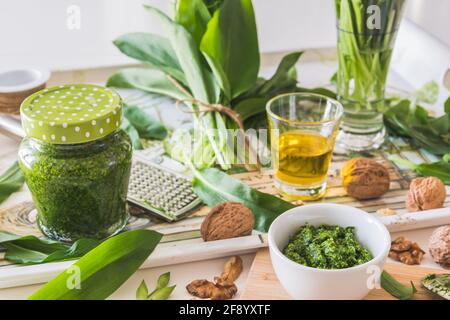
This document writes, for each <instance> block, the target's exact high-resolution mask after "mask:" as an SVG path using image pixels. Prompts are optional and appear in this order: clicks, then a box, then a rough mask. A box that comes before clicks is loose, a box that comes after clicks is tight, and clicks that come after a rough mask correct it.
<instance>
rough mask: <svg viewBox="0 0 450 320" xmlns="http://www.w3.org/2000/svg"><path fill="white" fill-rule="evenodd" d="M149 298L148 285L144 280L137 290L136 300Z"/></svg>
mask: <svg viewBox="0 0 450 320" xmlns="http://www.w3.org/2000/svg"><path fill="white" fill-rule="evenodd" d="M147 297H148V288H147V284H146V283H145V281H144V280H142V282H141V284H140V285H139V287H138V288H137V290H136V300H147Z"/></svg>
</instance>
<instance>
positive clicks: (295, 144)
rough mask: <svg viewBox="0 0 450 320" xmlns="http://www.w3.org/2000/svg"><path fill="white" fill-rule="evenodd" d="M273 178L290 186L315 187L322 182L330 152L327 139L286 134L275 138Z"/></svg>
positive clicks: (331, 151)
mask: <svg viewBox="0 0 450 320" xmlns="http://www.w3.org/2000/svg"><path fill="white" fill-rule="evenodd" d="M278 139H279V142H278V146H277V147H276V149H278V150H276V159H275V160H276V161H275V164H274V169H275V176H276V177H277V178H278V179H279V180H281V181H283V182H285V183H288V184H291V185H304V186H307V185H317V184H321V183H323V182H324V181H325V180H326V176H327V171H328V166H329V165H330V160H331V155H332V153H333V148H332V144H331V143H330V142H329V139H327V138H325V137H323V136H321V135H319V134H315V133H311V132H302V131H290V132H286V133H282V134H281V135H280V136H279V138H278Z"/></svg>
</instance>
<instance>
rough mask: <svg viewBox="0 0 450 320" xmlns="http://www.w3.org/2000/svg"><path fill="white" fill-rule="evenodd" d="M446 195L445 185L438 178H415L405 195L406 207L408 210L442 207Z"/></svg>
mask: <svg viewBox="0 0 450 320" xmlns="http://www.w3.org/2000/svg"><path fill="white" fill-rule="evenodd" d="M446 196H447V191H446V190H445V185H444V184H443V183H442V181H441V180H440V179H439V178H435V177H427V178H416V179H414V180H413V181H412V182H411V184H410V186H409V192H408V194H407V196H406V208H407V209H408V211H410V212H416V211H422V210H430V209H436V208H442V206H443V205H444V202H445V198H446Z"/></svg>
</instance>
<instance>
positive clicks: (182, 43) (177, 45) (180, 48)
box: [144, 1, 234, 103]
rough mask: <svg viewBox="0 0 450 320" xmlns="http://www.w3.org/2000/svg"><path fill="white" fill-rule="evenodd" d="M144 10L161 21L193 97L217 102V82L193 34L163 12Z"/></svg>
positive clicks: (152, 8)
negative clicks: (203, 58) (207, 66)
mask: <svg viewBox="0 0 450 320" xmlns="http://www.w3.org/2000/svg"><path fill="white" fill-rule="evenodd" d="M232 2H234V1H232ZM144 8H145V9H146V10H147V11H148V12H150V13H152V14H153V16H155V17H157V18H158V19H159V21H161V23H162V26H163V28H164V30H165V31H166V33H167V38H168V39H169V41H170V44H171V45H172V48H173V50H174V51H175V54H176V56H177V59H178V61H179V63H180V66H181V69H182V70H183V73H184V76H185V77H186V83H187V85H188V88H189V89H190V91H191V93H192V94H193V96H194V97H195V98H197V99H199V100H201V101H204V102H209V103H214V102H217V101H218V99H219V97H218V96H217V90H216V89H217V88H216V82H215V81H214V79H213V78H212V77H211V76H210V75H208V73H209V70H208V69H207V68H206V66H205V65H204V64H203V61H202V57H201V54H200V50H199V48H198V45H197V43H196V42H195V40H194V38H193V37H192V36H191V34H190V33H189V32H188V31H187V30H186V29H185V28H184V27H183V26H182V25H180V24H178V23H176V22H174V21H173V20H172V19H170V18H169V17H168V16H167V15H166V14H164V13H163V12H162V11H161V10H159V9H156V8H154V7H151V6H148V5H144Z"/></svg>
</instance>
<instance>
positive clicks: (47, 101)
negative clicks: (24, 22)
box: [19, 85, 132, 242]
mask: <svg viewBox="0 0 450 320" xmlns="http://www.w3.org/2000/svg"><path fill="white" fill-rule="evenodd" d="M21 116H22V124H23V127H24V129H25V132H26V133H27V137H26V138H25V139H24V140H23V141H22V143H21V146H20V149H19V165H20V168H21V169H22V172H23V174H24V176H25V180H26V183H27V185H28V188H29V189H30V192H31V194H32V197H33V200H34V203H35V205H36V209H37V213H38V214H37V224H38V226H39V228H40V229H41V231H42V232H43V233H44V234H45V235H46V236H48V237H49V238H52V239H55V240H60V241H68V242H72V241H76V240H77V239H80V238H93V239H103V238H106V237H108V236H111V235H113V234H115V233H117V232H119V231H120V230H121V229H122V228H123V227H124V226H125V225H126V223H127V220H128V218H129V214H128V212H127V206H126V198H127V191H128V182H129V177H130V170H131V157H132V146H131V141H130V138H129V136H128V135H127V134H126V133H125V132H124V131H123V130H121V129H120V128H119V126H120V120H121V103H120V97H118V96H117V94H115V93H114V92H112V91H110V90H109V89H106V88H102V87H99V86H93V85H69V86H60V87H54V88H51V89H46V91H42V92H40V93H37V94H34V95H33V96H31V97H29V98H27V100H26V101H25V102H24V104H22V107H21Z"/></svg>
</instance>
